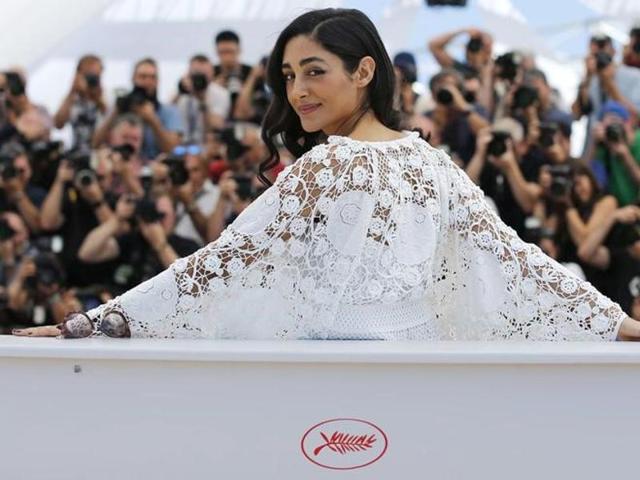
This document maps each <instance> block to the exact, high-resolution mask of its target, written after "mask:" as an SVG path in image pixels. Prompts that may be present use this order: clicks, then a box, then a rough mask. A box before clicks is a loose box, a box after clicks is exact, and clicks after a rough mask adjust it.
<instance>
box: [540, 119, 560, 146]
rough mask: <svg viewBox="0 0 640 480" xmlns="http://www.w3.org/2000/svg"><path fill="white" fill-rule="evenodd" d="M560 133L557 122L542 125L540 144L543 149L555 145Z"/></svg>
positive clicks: (542, 123)
mask: <svg viewBox="0 0 640 480" xmlns="http://www.w3.org/2000/svg"><path fill="white" fill-rule="evenodd" d="M557 131H558V124H557V123H555V122H541V123H540V138H539V139H538V143H539V144H540V146H541V147H542V148H549V147H551V146H552V145H553V144H554V143H555V135H556V132H557Z"/></svg>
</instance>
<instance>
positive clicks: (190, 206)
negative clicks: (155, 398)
mask: <svg viewBox="0 0 640 480" xmlns="http://www.w3.org/2000/svg"><path fill="white" fill-rule="evenodd" d="M165 163H167V164H168V166H169V179H170V181H171V190H170V191H171V194H172V197H173V198H174V199H175V200H177V205H176V227H175V233H176V234H177V235H179V236H181V237H184V238H188V239H191V240H193V241H194V242H196V243H197V244H198V245H200V246H202V245H204V244H205V239H206V238H207V218H208V217H209V215H211V212H213V209H214V207H215V205H216V203H217V202H218V197H219V196H220V192H219V189H218V187H217V186H215V185H213V184H212V183H211V180H209V178H208V171H207V162H206V159H205V158H204V155H203V152H202V149H201V148H200V147H199V146H198V145H180V146H178V147H176V148H175V149H174V153H173V155H172V156H171V157H169V158H168V159H167V160H165ZM181 165H182V167H181ZM182 169H184V170H182ZM185 174H186V177H185Z"/></svg>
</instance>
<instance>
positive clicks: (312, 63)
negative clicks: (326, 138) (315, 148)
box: [282, 35, 375, 135]
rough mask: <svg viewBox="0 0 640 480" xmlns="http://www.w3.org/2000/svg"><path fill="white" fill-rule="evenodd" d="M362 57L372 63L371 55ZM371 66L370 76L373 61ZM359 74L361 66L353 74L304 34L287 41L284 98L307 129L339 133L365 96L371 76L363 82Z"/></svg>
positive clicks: (284, 67)
mask: <svg viewBox="0 0 640 480" xmlns="http://www.w3.org/2000/svg"><path fill="white" fill-rule="evenodd" d="M364 58H365V59H368V60H367V62H369V64H371V62H373V59H371V57H364ZM363 61H364V59H363V60H361V66H362V65H363ZM365 63H366V62H365ZM372 67H373V68H372V69H371V70H372V71H371V76H373V70H374V69H375V62H373V63H372ZM365 69H366V65H365ZM359 73H362V72H361V69H360V68H359V69H358V70H356V72H354V74H350V73H349V72H347V71H346V70H345V68H344V65H343V63H342V60H341V59H340V57H338V56H337V55H334V54H333V53H331V52H329V51H328V50H325V49H324V48H323V47H322V46H321V45H320V44H319V43H317V42H316V41H314V40H312V39H311V38H309V37H307V36H305V35H299V36H297V37H294V38H292V39H291V40H289V42H288V43H287V46H286V47H285V49H284V55H283V59H282V75H283V77H284V80H285V84H286V91H287V99H288V100H289V103H290V104H291V107H292V108H293V110H294V111H295V112H296V113H297V114H298V116H299V117H300V122H301V124H302V128H303V129H304V130H305V131H306V132H317V131H319V130H322V131H323V132H324V133H326V134H327V135H331V134H334V133H339V130H340V127H341V126H343V125H344V124H345V123H347V122H348V120H349V119H350V118H352V117H353V116H354V114H355V113H356V112H357V111H358V109H359V106H360V105H361V104H362V102H363V100H364V96H365V95H366V85H367V84H368V83H369V81H370V78H369V81H366V83H364V82H363V81H362V75H359ZM363 83H364V84H363Z"/></svg>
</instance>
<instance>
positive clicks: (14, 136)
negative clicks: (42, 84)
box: [0, 70, 52, 144]
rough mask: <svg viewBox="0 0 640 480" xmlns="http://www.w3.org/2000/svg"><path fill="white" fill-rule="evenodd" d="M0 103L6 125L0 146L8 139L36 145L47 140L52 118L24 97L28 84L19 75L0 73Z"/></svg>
mask: <svg viewBox="0 0 640 480" xmlns="http://www.w3.org/2000/svg"><path fill="white" fill-rule="evenodd" d="M0 101H2V102H3V103H4V107H5V116H6V122H5V124H4V125H3V126H2V128H1V129H0V144H2V143H4V142H6V141H9V140H21V141H26V142H35V141H38V140H47V139H48V138H49V134H50V133H51V126H52V122H51V117H50V116H49V113H48V112H47V110H46V108H44V107H42V106H40V105H35V104H34V103H32V102H31V100H30V99H29V97H28V96H27V83H26V80H25V76H24V74H23V73H22V72H20V71H18V70H11V71H7V72H4V73H0Z"/></svg>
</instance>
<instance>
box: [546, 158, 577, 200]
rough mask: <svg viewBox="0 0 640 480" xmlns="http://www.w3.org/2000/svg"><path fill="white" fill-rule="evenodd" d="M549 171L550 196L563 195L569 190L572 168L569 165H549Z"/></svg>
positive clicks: (571, 184)
mask: <svg viewBox="0 0 640 480" xmlns="http://www.w3.org/2000/svg"><path fill="white" fill-rule="evenodd" d="M549 173H550V174H551V186H550V187H549V193H550V194H551V196H552V197H555V198H560V197H564V196H565V195H566V194H567V193H569V192H570V191H571V187H572V186H573V180H572V178H571V176H572V175H571V174H572V170H571V166H570V165H551V166H550V167H549Z"/></svg>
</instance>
